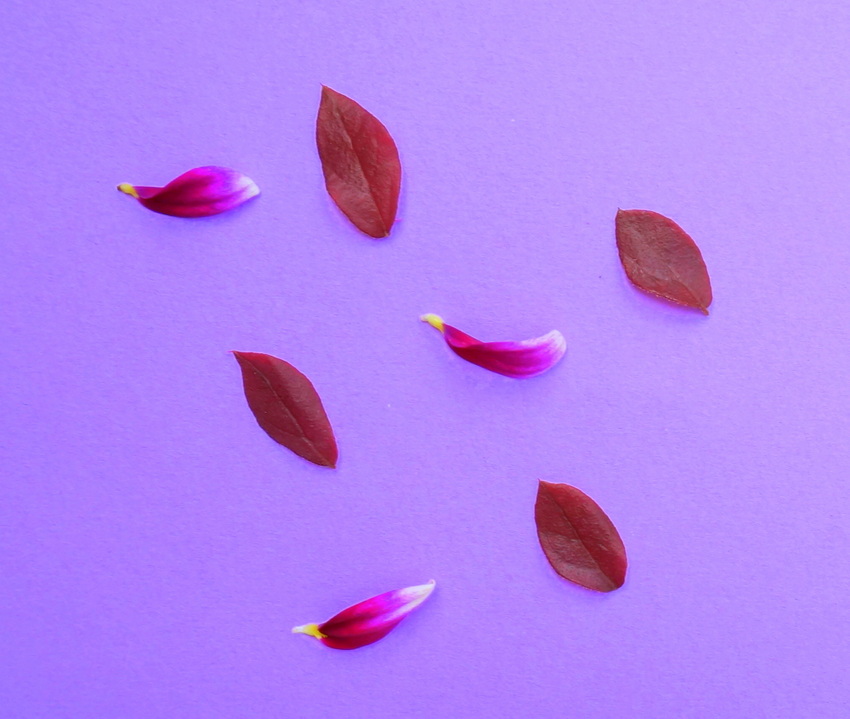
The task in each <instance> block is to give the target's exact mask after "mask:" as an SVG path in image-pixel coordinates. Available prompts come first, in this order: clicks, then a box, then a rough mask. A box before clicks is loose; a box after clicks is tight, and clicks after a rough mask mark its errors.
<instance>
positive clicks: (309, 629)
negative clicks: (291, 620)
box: [292, 624, 327, 639]
mask: <svg viewBox="0 0 850 719" xmlns="http://www.w3.org/2000/svg"><path fill="white" fill-rule="evenodd" d="M292 633H293V634H309V635H310V636H311V637H316V639H324V638H325V637H326V636H327V634H322V633H321V632H320V631H319V625H318V624H302V625H301V626H300V627H292Z"/></svg>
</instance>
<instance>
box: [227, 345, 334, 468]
mask: <svg viewBox="0 0 850 719" xmlns="http://www.w3.org/2000/svg"><path fill="white" fill-rule="evenodd" d="M233 355H234V356H235V357H236V360H237V361H238V362H239V366H240V368H241V369H242V381H243V383H244V386H245V398H246V399H247V400H248V406H249V407H250V408H251V411H252V412H253V413H254V417H256V419H257V424H259V425H260V427H262V428H263V429H264V430H265V431H266V433H267V434H268V435H269V437H271V438H272V439H273V440H275V442H278V443H280V444H282V445H283V446H284V447H287V448H288V449H291V450H292V451H293V452H295V454H297V455H299V456H301V457H303V458H304V459H306V460H308V461H310V462H313V463H314V464H318V465H322V466H324V467H336V461H337V456H338V453H337V447H336V439H335V438H334V434H333V429H331V423H330V421H329V420H328V416H327V414H326V413H325V408H324V407H323V406H322V400H321V399H320V398H319V395H318V393H317V392H316V390H315V388H314V387H313V385H312V383H311V382H310V380H309V379H307V378H306V377H305V376H304V375H303V374H301V373H300V372H299V371H298V370H297V369H295V367H293V366H292V365H291V364H289V363H288V362H284V361H283V360H282V359H278V358H277V357H272V356H271V355H267V354H262V353H260V352H234V353H233Z"/></svg>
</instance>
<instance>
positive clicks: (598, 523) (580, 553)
mask: <svg viewBox="0 0 850 719" xmlns="http://www.w3.org/2000/svg"><path fill="white" fill-rule="evenodd" d="M534 519H535V521H536V523H537V537H538V539H539V540H540V546H541V547H542V548H543V552H544V554H545V555H546V559H548V560H549V564H551V565H552V567H553V568H554V569H555V571H556V572H557V573H558V574H560V575H561V576H562V577H563V578H564V579H569V580H570V581H571V582H575V583H576V584H580V585H581V586H583V587H587V588H588V589H595V590H596V591H597V592H610V591H613V590H614V589H619V588H620V587H622V586H623V582H625V581H626V565H627V562H626V548H625V547H624V546H623V540H622V539H620V535H619V534H618V533H617V529H616V527H614V524H613V523H612V522H611V520H610V519H608V515H606V514H605V512H603V511H602V509H601V508H600V507H599V505H598V504H596V502H594V501H593V500H592V499H591V498H590V497H588V496H587V495H586V494H585V493H584V492H582V491H581V490H579V489H576V488H575V487H571V486H570V485H568V484H552V483H550V482H543V481H541V482H540V484H539V486H538V488H537V503H536V504H535V506H534Z"/></svg>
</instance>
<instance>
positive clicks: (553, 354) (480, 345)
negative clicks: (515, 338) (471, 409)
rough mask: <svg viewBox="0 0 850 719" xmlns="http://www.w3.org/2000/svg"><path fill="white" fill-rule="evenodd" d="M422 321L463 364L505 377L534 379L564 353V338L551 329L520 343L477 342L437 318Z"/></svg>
mask: <svg viewBox="0 0 850 719" xmlns="http://www.w3.org/2000/svg"><path fill="white" fill-rule="evenodd" d="M421 319H422V321H423V322H427V323H428V324H429V325H431V326H432V327H436V328H437V329H438V330H440V332H442V333H443V336H444V338H445V340H446V344H447V345H448V346H449V348H450V349H451V350H452V352H454V353H455V354H456V355H458V356H459V357H462V358H463V359H465V360H466V361H467V362H472V363H473V364H477V365H478V366H479V367H483V368H484V369H488V370H490V371H491V372H497V373H498V374H503V375H505V376H507V377H515V378H517V379H524V378H527V377H536V376H537V375H539V374H543V373H544V372H546V371H547V370H550V369H552V367H554V366H555V365H556V364H558V362H560V361H561V358H562V357H563V356H564V353H565V352H566V351H567V343H566V340H565V339H564V336H563V335H562V334H561V333H560V332H558V330H552V331H551V332H548V333H547V334H545V335H543V336H542V337H537V338H535V339H530V340H522V341H520V342H481V341H480V340H477V339H475V338H474V337H472V336H470V335H468V334H466V333H465V332H461V331H460V330H459V329H457V328H456V327H452V326H451V325H447V324H446V323H445V322H443V320H442V318H441V317H438V316H437V315H431V314H428V315H423V316H422V317H421Z"/></svg>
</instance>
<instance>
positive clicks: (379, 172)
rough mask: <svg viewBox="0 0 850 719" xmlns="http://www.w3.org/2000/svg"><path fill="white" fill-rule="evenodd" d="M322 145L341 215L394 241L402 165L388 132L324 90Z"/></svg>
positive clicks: (363, 112)
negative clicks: (392, 234)
mask: <svg viewBox="0 0 850 719" xmlns="http://www.w3.org/2000/svg"><path fill="white" fill-rule="evenodd" d="M316 144H317V145H318V148H319V157H320V158H321V160H322V171H323V172H324V174H325V185H326V186H327V188H328V193H329V194H330V196H331V197H332V198H333V201H334V202H335V203H336V204H337V206H338V207H339V209H340V210H342V211H343V213H345V215H346V216H347V217H348V219H349V220H351V221H352V222H353V223H354V225H355V226H356V227H357V229H359V230H360V231H361V232H364V233H366V234H367V235H370V236H371V237H386V236H387V235H389V234H390V230H391V229H392V226H393V223H394V222H395V215H396V209H397V208H398V193H399V188H400V186H401V163H400V162H399V159H398V150H397V149H396V146H395V142H393V139H392V137H390V133H389V132H388V131H387V128H386V127H384V126H383V125H382V124H381V122H380V121H379V120H378V119H377V118H376V117H374V116H373V115H371V114H370V113H368V112H367V111H366V110H364V109H363V108H362V107H360V105H358V104H357V103H356V102H354V100H352V99H350V98H348V97H346V96H345V95H341V94H340V93H338V92H335V91H334V90H331V89H330V88H329V87H324V86H322V101H321V104H320V105H319V115H318V118H317V119H316Z"/></svg>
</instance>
